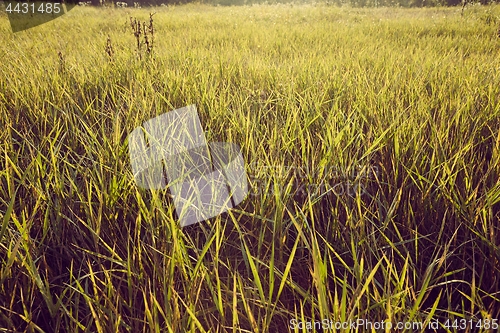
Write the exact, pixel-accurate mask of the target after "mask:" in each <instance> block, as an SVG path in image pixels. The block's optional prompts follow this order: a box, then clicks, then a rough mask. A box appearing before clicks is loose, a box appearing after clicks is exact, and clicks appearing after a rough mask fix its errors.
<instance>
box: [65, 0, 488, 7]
mask: <svg viewBox="0 0 500 333" xmlns="http://www.w3.org/2000/svg"><path fill="white" fill-rule="evenodd" d="M67 2H70V3H78V2H80V1H79V0H69V1H67ZM189 2H198V3H200V2H201V3H207V4H214V5H226V6H231V5H251V4H262V3H271V4H276V3H297V1H296V0H119V1H114V0H90V4H91V5H93V6H106V5H108V6H109V5H114V4H115V3H120V4H123V3H125V4H126V5H127V6H128V7H134V5H135V6H141V7H145V6H160V5H178V4H183V3H189ZM320 2H324V3H325V4H328V5H334V6H335V5H337V6H342V5H351V6H354V7H387V6H401V7H432V6H464V5H465V4H466V3H472V2H473V3H481V4H483V5H486V4H489V3H493V2H496V0H320Z"/></svg>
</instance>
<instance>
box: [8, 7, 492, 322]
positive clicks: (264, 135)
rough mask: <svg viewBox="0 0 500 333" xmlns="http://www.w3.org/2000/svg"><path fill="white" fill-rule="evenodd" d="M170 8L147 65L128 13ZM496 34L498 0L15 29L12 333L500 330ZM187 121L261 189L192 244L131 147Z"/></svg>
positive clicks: (219, 10)
mask: <svg viewBox="0 0 500 333" xmlns="http://www.w3.org/2000/svg"><path fill="white" fill-rule="evenodd" d="M153 11H154V12H156V14H155V15H154V16H153V26H154V31H153V34H152V35H151V34H150V33H149V35H148V36H149V39H148V40H149V41H151V40H153V44H152V50H151V52H149V53H148V52H147V50H146V45H145V44H141V49H140V50H138V48H137V41H136V38H135V36H134V35H133V32H132V28H131V25H130V17H134V18H137V19H139V20H140V21H145V22H146V25H149V13H150V12H153ZM499 28H500V6H489V7H481V6H470V7H467V8H466V10H465V11H464V13H463V15H461V8H438V9H436V8H434V9H432V8H430V9H397V8H376V9H355V8H337V7H329V6H326V5H300V6H297V5H259V6H247V7H212V6H205V5H186V6H180V7H160V8H151V9H149V8H143V9H113V8H100V9H96V8H80V7H79V8H75V9H73V10H72V11H70V12H69V13H68V14H67V15H64V16H63V17H61V18H58V19H57V20H54V21H52V22H49V23H47V24H44V25H41V26H39V27H36V28H33V29H30V30H26V31H22V32H19V33H16V34H13V33H11V31H10V26H9V21H8V20H7V17H6V16H5V15H3V16H0V39H1V40H2V46H1V47H0V59H1V65H0V128H1V130H0V332H288V331H295V332H299V331H300V332H306V331H308V332H312V331H317V332H319V331H321V330H320V329H318V325H317V326H316V330H307V329H305V328H304V329H303V330H301V328H303V327H305V324H304V323H305V322H309V323H310V324H314V322H315V321H321V320H323V319H328V320H332V321H333V322H339V323H341V322H349V321H356V320H360V319H365V320H369V321H371V322H381V321H385V322H391V323H393V325H396V323H397V322H408V323H411V322H421V323H422V325H423V326H422V327H420V328H418V327H415V326H414V327H412V328H409V327H407V329H399V330H393V331H398V332H416V331H417V332H418V331H422V332H423V331H426V332H430V331H433V330H434V329H436V328H437V326H439V325H440V327H439V330H437V329H436V330H435V331H440V332H443V331H450V332H458V331H460V332H481V331H484V332H486V331H492V330H494V331H497V330H495V329H494V328H495V326H494V325H495V323H496V321H494V319H500V294H499V292H500V262H499V260H500V225H499V220H500V181H499V175H500V84H499V83H500V71H499V69H500V38H499V36H498V29H499ZM139 41H140V42H141V43H143V42H144V38H143V36H142V35H141V36H140V37H139ZM190 104H196V105H197V107H198V111H199V114H200V118H201V121H202V124H203V127H204V128H205V129H206V130H207V133H206V135H207V140H208V141H226V142H233V143H236V144H238V145H239V146H240V147H241V150H242V154H243V156H244V159H245V161H246V165H247V173H248V175H249V189H250V193H249V195H248V197H247V199H246V200H245V201H244V202H243V203H241V204H240V205H239V206H238V207H237V208H235V209H233V210H231V211H229V212H227V213H224V214H222V215H220V216H218V217H216V218H213V219H210V220H208V221H205V222H203V223H199V224H195V225H192V226H189V227H186V228H182V229H181V228H179V227H178V224H177V220H176V216H175V211H174V207H173V204H172V203H171V199H170V197H169V194H168V191H167V190H144V189H141V188H138V187H137V186H136V184H135V181H134V178H133V175H132V171H131V168H130V163H129V156H128V146H127V135H128V133H130V132H131V131H132V130H133V129H134V128H136V127H137V126H140V125H141V124H142V123H143V122H144V121H146V120H148V119H150V118H153V117H155V116H156V115H159V114H162V113H164V112H167V111H170V110H173V109H175V108H180V107H183V106H185V105H190ZM447 320H450V321H449V322H447ZM454 320H458V321H457V322H455V327H453V325H452V324H453V321H454ZM299 322H302V323H301V324H299ZM438 322H439V325H438ZM457 323H458V324H457ZM464 323H466V329H465V330H461V329H460V328H459V327H460V325H463V324H464ZM446 324H448V326H446ZM429 325H431V326H432V327H430V326H429ZM386 327H387V325H386ZM431 328H432V329H431ZM462 328H463V326H462ZM324 331H328V330H327V329H325V330H324ZM331 331H333V330H331ZM343 331H345V332H347V331H351V332H354V331H357V332H371V331H378V332H381V331H387V332H389V331H391V330H389V329H387V330H375V329H373V330H372V329H370V328H369V327H358V328H357V329H355V328H352V327H351V328H349V329H346V330H343Z"/></svg>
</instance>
